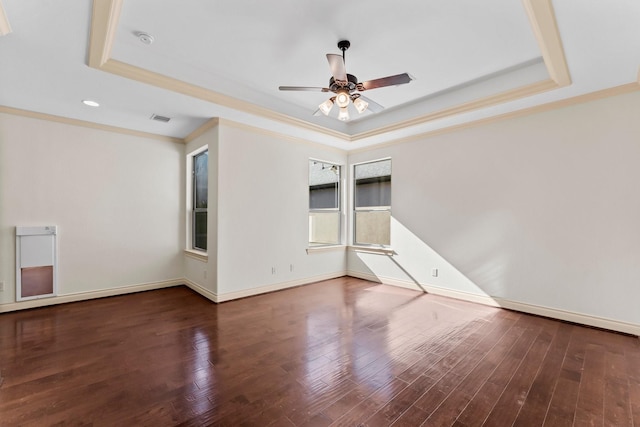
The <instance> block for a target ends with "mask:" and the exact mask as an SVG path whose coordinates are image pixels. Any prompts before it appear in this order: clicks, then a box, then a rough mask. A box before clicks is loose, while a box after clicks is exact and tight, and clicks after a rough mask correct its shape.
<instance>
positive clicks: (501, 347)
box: [0, 277, 640, 427]
mask: <svg viewBox="0 0 640 427" xmlns="http://www.w3.org/2000/svg"><path fill="white" fill-rule="evenodd" d="M0 376H2V377H3V381H2V383H1V384H0V425H2V426H22V425H25V426H45V425H56V426H59V425H94V426H102V425H104V426H138V425H142V426H173V425H183V426H202V425H224V426H329V425H331V426H390V425H393V426H412V427H413V426H420V425H425V426H458V427H463V426H480V425H486V426H511V425H514V426H541V425H545V426H571V425H575V426H640V340H638V338H637V337H631V336H626V335H622V334H615V333H610V332H606V331H601V330H597V329H592V328H586V327H581V326H577V325H572V324H568V323H563V322H558V321H553V320H550V319H545V318H540V317H535V316H528V315H524V314H520V313H515V312H511V311H506V310H500V309H495V308H491V307H485V306H481V305H475V304H471V303H466V302H461V301H456V300H452V299H448V298H443V297H438V296H433V295H427V294H422V293H419V292H414V291H410V290H405V289H399V288H394V287H390V286H384V285H378V284H375V283H371V282H366V281H363V280H359V279H353V278H348V277H345V278H340V279H335V280H329V281H325V282H321V283H317V284H313V285H309V286H304V287H300V288H295V289H290V290H286V291H282V292H276V293H272V294H267V295H261V296H257V297H252V298H246V299H243V300H238V301H231V302H227V303H224V304H220V305H215V304H213V303H211V302H209V301H207V300H206V299H204V298H202V297H201V296H199V295H197V294H195V293H194V292H192V291H191V290H189V289H188V288H185V287H177V288H171V289H163V290H158V291H150V292H143V293H138V294H131V295H126V296H119V297H112V298H104V299H99V300H92V301H85V302H80V303H73V304H64V305H59V306H54V307H47V308H40V309H34V310H27V311H22V312H15V313H6V314H2V315H0Z"/></svg>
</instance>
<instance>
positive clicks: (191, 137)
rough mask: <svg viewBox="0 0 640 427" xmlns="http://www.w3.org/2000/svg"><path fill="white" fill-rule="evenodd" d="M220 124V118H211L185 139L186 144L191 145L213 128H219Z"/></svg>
mask: <svg viewBox="0 0 640 427" xmlns="http://www.w3.org/2000/svg"><path fill="white" fill-rule="evenodd" d="M218 123H220V119H219V118H218V117H212V118H210V119H209V120H207V121H206V122H205V123H204V124H203V125H202V126H200V127H198V128H196V129H195V130H194V131H193V132H191V133H190V134H189V135H187V136H186V137H185V138H184V143H185V144H188V143H190V142H191V141H193V140H194V139H196V138H197V137H199V136H201V135H202V134H203V133H205V132H206V131H208V130H209V129H212V128H214V127H216V126H218Z"/></svg>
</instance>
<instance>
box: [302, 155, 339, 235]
mask: <svg viewBox="0 0 640 427" xmlns="http://www.w3.org/2000/svg"><path fill="white" fill-rule="evenodd" d="M340 216H341V215H340V166H338V165H334V164H331V163H325V162H320V161H317V160H310V161H309V246H321V245H338V244H340V241H341V239H340Z"/></svg>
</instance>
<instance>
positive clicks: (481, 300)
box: [347, 270, 498, 307]
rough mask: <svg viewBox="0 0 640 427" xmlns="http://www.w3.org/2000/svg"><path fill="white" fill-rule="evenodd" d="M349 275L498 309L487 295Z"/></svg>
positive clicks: (360, 273)
mask: <svg viewBox="0 0 640 427" xmlns="http://www.w3.org/2000/svg"><path fill="white" fill-rule="evenodd" d="M347 275H348V276H351V277H357V278H359V279H364V280H370V281H372V282H378V283H382V284H384V285H392V286H397V287H399V288H406V289H412V290H414V291H421V292H426V293H429V294H433V295H441V296H444V297H449V298H455V299H459V300H463V301H469V302H475V303H478V304H483V305H490V306H492V307H498V303H496V302H495V301H494V300H493V298H491V297H488V296H485V295H477V294H472V293H469V292H463V291H456V290H453V289H446V288H441V287H439V286H432V285H427V284H424V283H420V284H416V283H415V282H410V281H408V280H400V279H394V278H392V277H381V276H375V275H373V274H368V273H362V272H360V271H353V270H349V271H347Z"/></svg>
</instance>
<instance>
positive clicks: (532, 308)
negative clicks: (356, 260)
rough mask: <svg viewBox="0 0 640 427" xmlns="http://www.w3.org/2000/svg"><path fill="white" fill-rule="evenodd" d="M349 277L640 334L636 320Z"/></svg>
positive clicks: (404, 282) (354, 273)
mask: <svg viewBox="0 0 640 427" xmlns="http://www.w3.org/2000/svg"><path fill="white" fill-rule="evenodd" d="M347 275H348V276H352V277H357V278H360V279H364V280H369V281H372V282H378V283H382V284H384V285H392V286H398V287H401V288H407V289H413V290H416V291H423V292H427V293H430V294H434V295H441V296H446V297H450V298H456V299H460V300H463V301H469V302H475V303H479V304H484V305H489V306H492V307H501V308H506V309H508V310H514V311H519V312H522V313H528V314H535V315H537V316H543V317H549V318H552V319H557V320H565V321H567V322H572V323H578V324H581V325H587V326H594V327H596V328H602V329H607V330H611V331H616V332H623V333H625V334H631V335H636V336H640V325H637V324H634V323H628V322H623V321H620V320H613V319H607V318H604V317H597V316H591V315H588V314H581V313H575V312H572V311H566V310H560V309H557V308H550V307H543V306H538V305H533V304H527V303H523V302H518V301H512V300H508V299H505V298H498V297H490V296H485V295H476V294H471V293H468V292H462V291H455V290H451V289H445V288H441V287H438V286H431V285H426V284H423V283H421V284H420V285H417V284H416V283H414V282H410V281H407V280H399V279H394V278H390V277H379V276H375V275H373V274H368V273H363V272H360V271H352V270H349V271H347Z"/></svg>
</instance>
